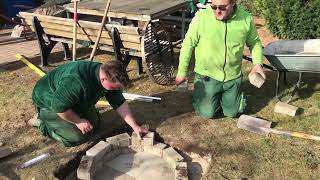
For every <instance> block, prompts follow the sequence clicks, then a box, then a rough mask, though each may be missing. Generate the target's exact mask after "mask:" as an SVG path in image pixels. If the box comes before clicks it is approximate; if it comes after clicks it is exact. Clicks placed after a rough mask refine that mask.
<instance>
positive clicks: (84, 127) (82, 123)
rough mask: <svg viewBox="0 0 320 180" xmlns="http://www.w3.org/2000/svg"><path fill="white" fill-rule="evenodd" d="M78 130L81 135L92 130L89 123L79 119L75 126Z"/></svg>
mask: <svg viewBox="0 0 320 180" xmlns="http://www.w3.org/2000/svg"><path fill="white" fill-rule="evenodd" d="M75 125H76V126H77V128H78V129H80V131H81V132H82V134H86V133H88V132H90V131H91V130H92V128H93V127H92V125H91V123H90V122H89V121H88V120H86V119H81V120H80V122H79V123H76V124H75Z"/></svg>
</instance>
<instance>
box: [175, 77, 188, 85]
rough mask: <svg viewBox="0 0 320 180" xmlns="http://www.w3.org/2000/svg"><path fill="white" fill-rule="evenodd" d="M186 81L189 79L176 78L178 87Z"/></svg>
mask: <svg viewBox="0 0 320 180" xmlns="http://www.w3.org/2000/svg"><path fill="white" fill-rule="evenodd" d="M186 80H187V78H186V77H185V76H176V85H179V84H181V83H183V82H184V81H186Z"/></svg>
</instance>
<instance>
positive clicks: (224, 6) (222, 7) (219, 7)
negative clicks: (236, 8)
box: [211, 4, 229, 11]
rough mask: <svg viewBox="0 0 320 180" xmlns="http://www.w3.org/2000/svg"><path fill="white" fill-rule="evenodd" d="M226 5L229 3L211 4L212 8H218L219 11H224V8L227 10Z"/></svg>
mask: <svg viewBox="0 0 320 180" xmlns="http://www.w3.org/2000/svg"><path fill="white" fill-rule="evenodd" d="M228 6H229V4H227V5H220V6H217V5H211V8H212V9H213V10H217V9H219V10H220V11H225V10H227V7H228Z"/></svg>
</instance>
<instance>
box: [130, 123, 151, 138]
mask: <svg viewBox="0 0 320 180" xmlns="http://www.w3.org/2000/svg"><path fill="white" fill-rule="evenodd" d="M132 129H133V131H134V132H135V133H136V134H137V135H138V137H139V139H141V137H143V136H144V135H146V134H148V132H149V131H148V129H146V128H143V127H141V126H138V125H137V126H135V127H133V128H132Z"/></svg>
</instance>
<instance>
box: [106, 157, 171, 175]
mask: <svg viewBox="0 0 320 180" xmlns="http://www.w3.org/2000/svg"><path fill="white" fill-rule="evenodd" d="M104 166H107V167H109V168H113V169H114V170H117V171H120V172H122V173H125V174H127V175H129V176H131V177H134V178H137V179H148V180H149V179H157V180H162V179H163V180H167V179H174V175H175V174H174V170H173V169H172V168H171V167H170V165H169V164H168V163H167V162H166V161H165V160H164V159H162V158H161V157H158V156H155V155H153V154H149V153H146V152H138V153H136V154H133V153H130V154H121V155H119V156H118V157H117V158H115V159H113V160H112V161H109V162H107V163H106V164H104Z"/></svg>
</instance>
